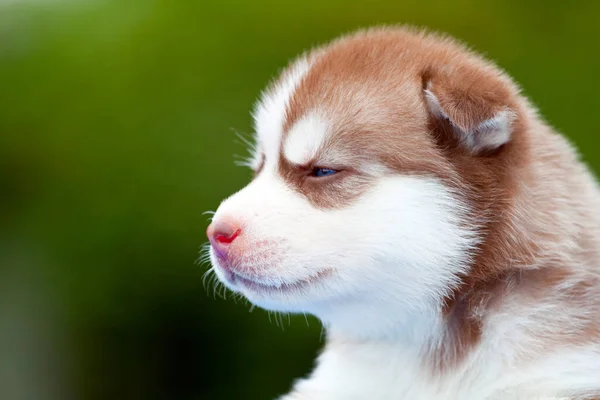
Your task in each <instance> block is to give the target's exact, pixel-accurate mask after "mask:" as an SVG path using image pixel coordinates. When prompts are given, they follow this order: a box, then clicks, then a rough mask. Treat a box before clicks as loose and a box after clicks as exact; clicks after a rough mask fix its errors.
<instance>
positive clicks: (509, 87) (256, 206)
mask: <svg viewBox="0 0 600 400" xmlns="http://www.w3.org/2000/svg"><path fill="white" fill-rule="evenodd" d="M254 119H255V130H256V137H255V139H256V145H255V148H254V149H253V156H252V159H251V161H250V166H251V167H252V169H253V170H254V172H255V177H254V179H253V180H252V182H251V183H250V184H249V185H248V186H246V187H245V188H244V189H242V190H241V191H239V192H238V193H236V194H234V195H233V196H231V197H229V198H228V199H226V200H225V201H223V202H222V204H221V205H220V206H219V208H218V210H217V212H216V214H215V215H214V218H213V221H212V224H211V225H210V227H209V228H208V231H207V234H208V237H209V239H210V242H211V247H212V249H211V250H210V252H211V253H210V254H211V261H212V264H213V266H214V271H215V272H216V275H217V276H218V278H219V279H220V280H221V281H222V282H223V283H224V284H225V285H226V286H227V287H228V288H229V289H231V290H232V291H234V292H238V293H241V294H242V295H244V296H245V297H247V298H248V299H249V300H250V301H251V302H252V303H254V304H256V305H258V306H260V307H264V308H266V309H269V310H276V311H284V312H298V313H301V312H302V313H311V314H314V315H316V316H317V317H318V318H319V319H320V320H321V321H322V323H323V325H324V326H325V328H326V332H327V343H326V346H325V348H324V350H323V352H322V354H321V355H320V356H319V358H318V362H317V366H316V368H315V370H314V371H313V372H312V374H311V375H310V376H309V377H308V378H306V379H302V380H300V381H298V382H297V383H296V384H295V386H294V388H293V389H292V391H291V393H290V394H288V395H286V396H284V397H282V398H281V399H283V400H338V399H339V400H346V399H348V400H353V399H356V400H398V399H410V400H419V399H427V400H431V399H475V400H477V399H527V400H531V399H600V190H599V187H598V185H597V183H596V181H595V179H594V177H593V176H592V174H591V173H590V172H589V170H588V169H586V167H585V166H584V165H583V164H582V163H581V162H580V161H579V160H578V157H577V154H576V152H575V151H574V149H573V147H572V146H571V145H570V144H569V143H568V142H567V140H565V138H563V137H562V136H560V135H558V134H557V133H556V132H554V131H553V130H552V128H551V127H549V126H548V125H547V124H546V123H545V122H544V121H543V120H542V119H541V118H540V117H539V116H538V115H537V113H536V110H535V109H534V107H533V106H532V105H531V104H530V103H529V101H528V100H527V99H526V98H525V97H524V96H522V95H521V94H520V93H519V89H518V87H517V86H516V85H515V83H513V82H512V81H511V79H510V78H509V77H508V76H507V75H506V74H505V73H503V72H502V71H501V70H499V69H498V68H497V67H495V66H494V65H492V64H491V63H490V62H488V61H485V60H484V59H482V58H481V57H480V56H478V55H476V54H473V53H472V52H471V51H469V50H468V49H466V48H465V47H464V46H462V45H461V44H458V43H457V42H456V41H454V40H452V39H449V38H446V37H442V36H439V35H436V34H431V33H426V32H422V31H415V30H412V29H407V28H402V27H399V28H378V29H371V30H367V31H361V32H358V33H355V34H352V35H349V36H346V37H343V38H341V39H338V40H335V41H334V42H332V43H330V44H328V45H326V46H323V47H321V48H317V49H315V50H313V51H310V52H308V53H306V54H304V55H302V56H300V57H299V58H298V59H296V60H295V61H294V62H292V63H291V64H290V65H289V66H288V68H287V69H285V71H283V73H282V74H281V76H280V77H279V78H278V79H277V80H275V81H274V82H273V83H272V84H271V85H270V87H269V88H268V89H267V90H266V91H265V92H264V93H263V94H262V97H261V99H260V101H259V102H258V105H257V107H256V109H255V112H254Z"/></svg>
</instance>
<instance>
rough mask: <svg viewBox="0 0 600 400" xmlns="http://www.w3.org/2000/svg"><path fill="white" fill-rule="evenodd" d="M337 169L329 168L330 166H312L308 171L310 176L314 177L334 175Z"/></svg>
mask: <svg viewBox="0 0 600 400" xmlns="http://www.w3.org/2000/svg"><path fill="white" fill-rule="evenodd" d="M338 172H339V171H337V170H335V169H331V168H319V167H316V168H313V169H312V170H311V171H310V176H314V177H315V178H322V177H324V176H330V175H335V174H337V173H338Z"/></svg>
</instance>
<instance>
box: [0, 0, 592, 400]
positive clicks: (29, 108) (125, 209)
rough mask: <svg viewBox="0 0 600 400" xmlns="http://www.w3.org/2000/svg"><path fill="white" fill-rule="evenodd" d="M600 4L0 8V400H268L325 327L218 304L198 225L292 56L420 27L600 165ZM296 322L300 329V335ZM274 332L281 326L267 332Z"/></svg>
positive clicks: (40, 4) (313, 1) (117, 3)
mask: <svg viewBox="0 0 600 400" xmlns="http://www.w3.org/2000/svg"><path fill="white" fill-rule="evenodd" d="M598 15H600V2H596V1H574V2H564V1H538V0H535V1H522V0H494V1H486V2H484V1H475V0H455V1H442V0H437V1H431V0H429V1H414V0H411V1H403V2H399V1H395V0H380V1H356V0H350V1H342V0H332V1H321V0H319V1H317V0H305V1H303V2H281V1H271V0H269V1H267V0H263V1H254V2H246V1H239V0H237V1H234V0H227V1H222V2H207V1H185V0H179V1H178V0H169V1H167V0H144V1H142V0H113V1H109V0H88V1H83V0H82V1H76V0H72V1H69V0H63V1H52V0H37V1H36V0H20V1H19V0H11V1H7V0H0V224H1V225H0V226H1V227H2V228H3V229H2V230H1V231H0V398H2V399H3V400H13V399H14V400H17V399H32V400H33V399H36V400H37V399H42V400H43V399H68V398H77V399H86V400H87V399H89V400H95V399H106V398H110V399H182V400H185V399H238V398H244V399H271V398H274V397H275V396H276V395H278V394H280V393H283V392H285V391H286V390H287V388H288V387H289V385H290V384H291V382H292V379H293V378H294V377H298V376H301V375H303V374H305V373H306V372H307V371H308V370H309V369H310V367H311V365H312V362H313V361H312V360H313V358H314V356H315V354H316V352H317V349H318V348H319V346H320V343H321V328H320V326H319V324H318V321H316V320H314V319H312V318H309V319H308V320H305V318H304V317H303V316H300V317H298V316H292V317H291V318H290V320H289V322H288V320H287V318H284V319H283V321H282V323H279V324H276V323H275V319H276V317H272V318H271V319H272V320H273V321H272V322H271V323H270V322H269V317H268V316H267V314H266V313H265V312H263V311H259V310H256V311H255V312H253V313H252V314H250V313H249V312H248V309H249V307H248V306H247V305H245V304H243V302H239V301H238V304H236V303H234V302H233V301H231V300H229V299H228V300H226V301H223V300H220V299H218V297H217V298H216V299H215V298H214V297H213V293H212V292H213V291H212V288H208V290H206V289H205V288H204V287H203V284H202V276H203V274H204V272H205V271H206V268H205V267H199V266H198V265H196V264H195V262H194V261H195V259H196V258H197V256H198V249H199V246H200V245H201V244H202V243H203V242H204V241H205V238H204V230H205V228H206V225H207V218H206V215H202V212H203V211H205V210H210V209H215V208H216V207H217V206H218V203H219V201H220V200H221V199H222V198H224V197H225V196H227V195H229V194H231V193H233V192H234V191H236V190H237V189H239V188H241V187H242V186H243V185H244V183H245V182H246V181H247V179H248V177H249V174H248V173H247V172H246V171H244V170H242V169H240V168H238V167H235V166H234V164H233V160H234V158H233V155H234V154H239V155H243V154H244V152H245V148H244V146H243V144H242V143H240V142H239V140H237V139H236V137H235V135H234V133H233V129H235V130H239V131H241V132H246V133H250V132H251V129H252V128H251V119H250V114H249V110H250V109H251V107H252V104H253V102H254V100H255V98H256V96H257V95H258V93H259V92H260V90H261V89H262V88H263V86H264V85H265V84H266V83H267V82H268V80H269V79H270V78H271V77H272V76H273V75H274V74H275V73H276V72H277V71H278V70H279V69H280V68H282V67H283V66H285V64H286V63H287V60H288V59H289V58H290V57H293V56H294V55H296V54H298V53H299V52H300V51H302V50H304V49H306V48H308V47H310V46H313V45H315V44H318V43H321V42H323V41H325V40H328V39H331V38H333V37H335V36H337V35H339V34H341V33H344V32H347V31H349V30H352V29H355V28H358V27H364V26H369V25H373V24H378V23H411V24H417V25H423V26H428V27H430V28H433V29H436V30H441V31H445V32H448V33H450V34H453V35H454V36H457V37H458V38H460V39H462V40H464V41H466V42H468V43H469V44H470V45H472V47H473V48H474V49H476V50H478V51H482V52H485V54H486V55H487V56H488V57H489V58H491V59H493V60H495V61H497V62H498V63H499V64H500V65H501V66H502V67H503V68H505V69H506V70H507V71H508V72H509V73H510V74H511V75H512V76H514V77H515V79H516V80H517V81H518V82H519V83H521V84H522V86H523V89H524V92H525V93H526V94H528V95H529V96H530V97H531V98H532V99H533V101H534V102H535V103H536V104H537V105H538V106H539V108H540V110H541V112H542V114H543V115H544V116H545V117H546V118H547V119H548V120H549V121H550V123H552V124H553V125H554V126H555V127H557V128H558V129H559V130H561V131H563V132H565V133H566V134H567V135H568V136H569V137H570V138H571V139H572V140H573V141H574V142H575V143H576V144H577V145H578V146H579V147H580V149H581V151H582V153H583V156H584V157H585V159H586V160H587V161H588V162H589V163H590V164H591V165H592V166H593V167H594V168H595V169H596V170H598V169H599V168H600V160H599V159H598V155H600V146H599V145H598V144H599V137H598V133H597V127H598V126H599V125H600V113H598V112H597V111H596V110H597V109H598V107H599V106H600V103H599V101H598V97H597V93H598V92H600V80H598V79H597V75H596V73H597V71H599V70H600V52H599V51H598V50H600V49H599V47H600V45H599V43H600V40H599V39H600V35H599V33H600V27H599V25H598V23H597V18H598ZM307 322H309V323H310V324H309V325H310V326H309V327H307ZM278 325H280V326H278Z"/></svg>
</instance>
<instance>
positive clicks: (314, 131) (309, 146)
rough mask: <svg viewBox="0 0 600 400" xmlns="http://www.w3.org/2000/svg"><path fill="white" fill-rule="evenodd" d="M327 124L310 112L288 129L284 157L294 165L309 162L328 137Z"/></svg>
mask: <svg viewBox="0 0 600 400" xmlns="http://www.w3.org/2000/svg"><path fill="white" fill-rule="evenodd" d="M328 133H329V132H328V124H327V123H326V122H325V121H324V120H323V118H322V117H320V116H319V115H318V114H317V113H315V112H311V113H310V114H308V115H306V116H305V117H303V118H302V119H300V120H299V121H298V122H296V123H295V124H294V125H293V126H292V128H291V129H290V131H289V133H288V135H287V139H286V141H285V145H284V155H285V157H286V158H287V159H288V160H289V161H291V162H292V163H294V164H299V165H302V164H305V163H307V162H309V161H311V160H312V159H313V158H314V157H315V156H316V155H317V151H318V150H319V149H320V148H321V147H322V146H323V144H324V143H325V140H326V139H327V136H328Z"/></svg>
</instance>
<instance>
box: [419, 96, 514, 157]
mask: <svg viewBox="0 0 600 400" xmlns="http://www.w3.org/2000/svg"><path fill="white" fill-rule="evenodd" d="M424 92H425V100H426V101H427V105H428V107H429V110H430V111H431V112H432V113H433V114H434V115H435V116H436V117H438V118H444V119H447V120H448V121H450V122H451V123H452V120H451V118H450V117H449V116H448V115H447V114H446V113H445V112H444V110H443V109H442V106H441V105H440V102H439V100H438V99H437V97H436V96H435V94H434V93H433V92H432V91H431V87H430V85H428V87H427V89H425V91H424ZM514 119H515V114H514V113H513V112H511V111H509V110H503V111H500V112H498V113H497V114H496V115H494V116H493V117H492V118H490V119H488V120H486V121H483V122H482V123H481V124H479V126H477V127H476V128H475V129H473V130H472V131H468V132H465V131H464V130H462V129H461V128H459V127H458V126H456V125H454V124H453V127H454V131H455V132H456V134H457V135H459V139H460V141H461V142H462V144H463V145H464V146H465V147H467V148H469V149H471V150H472V151H473V152H475V153H477V152H479V151H481V150H494V149H496V148H498V147H500V146H502V145H504V144H506V143H508V142H509V141H510V139H511V136H512V135H511V124H512V122H513V121H514Z"/></svg>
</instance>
